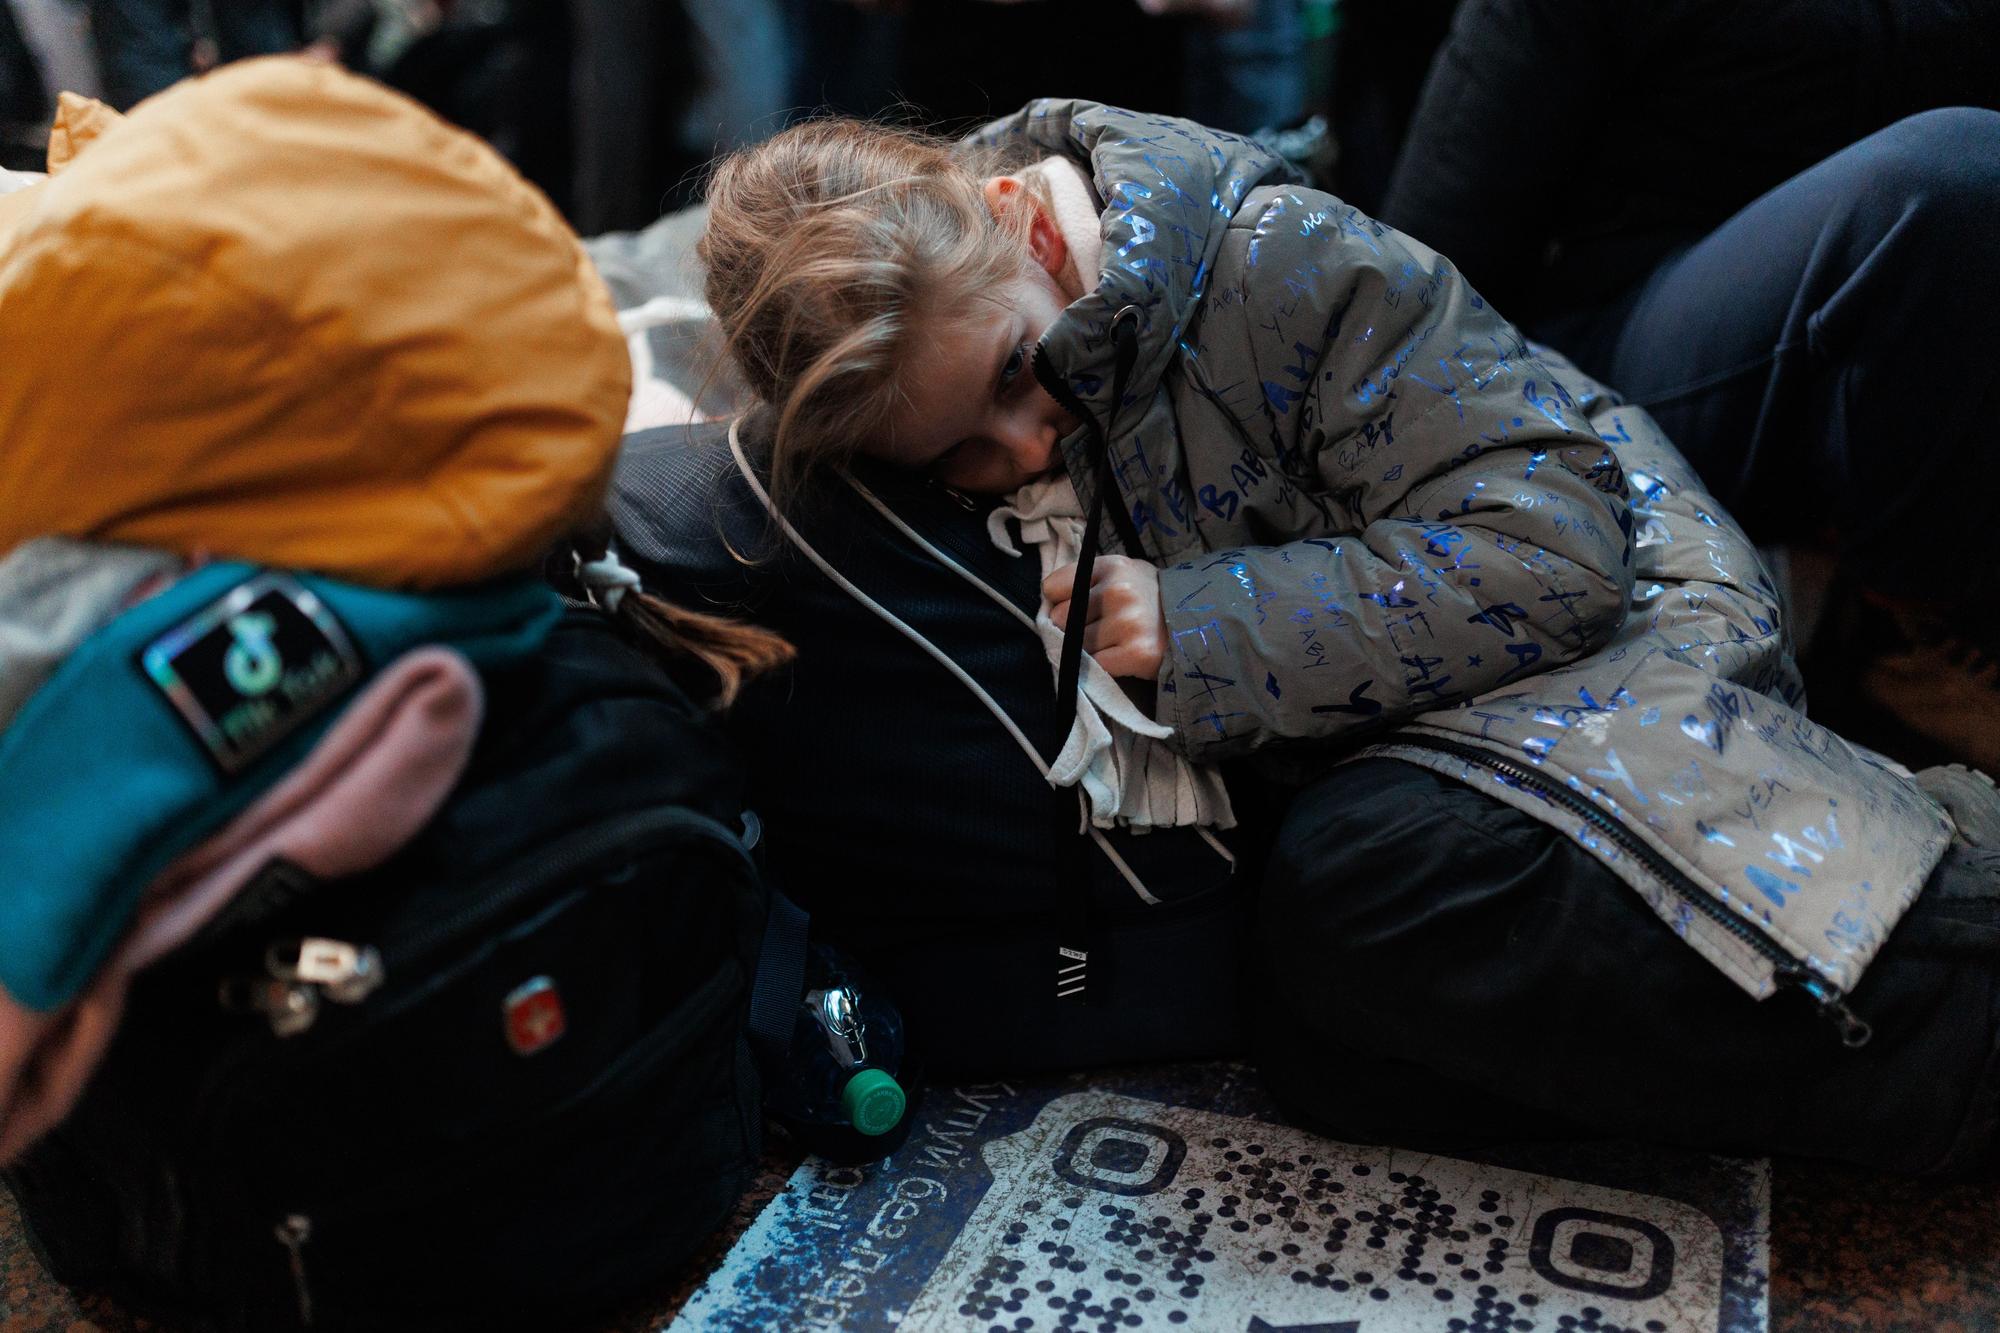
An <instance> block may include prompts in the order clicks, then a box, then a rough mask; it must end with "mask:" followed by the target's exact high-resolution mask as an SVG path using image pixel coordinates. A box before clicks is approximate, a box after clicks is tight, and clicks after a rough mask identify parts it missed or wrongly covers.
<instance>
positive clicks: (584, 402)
mask: <svg viewBox="0 0 2000 1333" xmlns="http://www.w3.org/2000/svg"><path fill="white" fill-rule="evenodd" d="M49 156H50V168H51V173H52V174H51V177H50V179H49V180H48V181H47V182H46V183H43V184H40V185H37V186H34V187H32V188H31V189H30V190H27V191H23V192H22V193H21V194H18V195H13V196H9V198H8V201H7V202H8V204H9V205H10V208H9V209H8V214H9V216H7V217H5V218H0V224H4V225H0V552H4V551H5V550H7V549H10V548H12V547H13V546H15V545H17V544H18V543H20V542H22V541H25V540H27V539H28V538H31V537H37V536H45V535H51V534H59V535H65V536H73V537H88V538H96V539H100V540H106V541H119V542H129V543H134V544H138V545H143V546H153V547H159V548H163V549H167V550H172V551H177V552H182V553H188V554H194V553H197V552H206V553H210V554H214V555H217V556H229V557H236V558H239V559H245V560H252V561H259V562H263V563H268V564H277V565H287V566H294V567H299V568H305V569H313V570H319V571H322V572H325V573H327V574H331V575H335V576H338V577H343V578H347V579H350V580H353V581H356V582H363V583H371V584H376V585H380V586H387V587H406V588H428V587H439V586H444V585H449V584H456V583H465V582H470V581H473V580H477V579H483V578H486V577H489V576H492V575H495V574H500V573H504V572H509V571H515V570H519V569H523V568H525V567H527V566H529V565H531V564H532V563H533V562H534V560H535V559H536V558H537V556H538V555H539V554H540V553H541V551H542V550H543V549H544V548H545V547H547V546H548V545H549V544H550V543H551V542H552V541H553V540H554V539H556V538H557V537H559V536H560V535H561V534H562V533H563V532H565V531H566V530H568V529H569V528H571V527H572V526H574V525H575V524H577V523H578V522H579V521H581V520H583V519H586V518H587V517H588V516H589V515H590V514H591V513H592V512H593V510H594V509H595V507H596V506H597V505H598V503H599V502H600V498H601V495H602V492H603V488H604V484H605V480H606V477H607V474H608V472H609V469H610V466H611V462H612V459H613V457H614V455H615V453H616V450H617V444H618V435H619V428H620V426H621V424H622V423H623V421H624V416H625V406H626V400H627V398H628V396H629V394H630V388H631V380H630V376H631V371H630V365H629V362H628V359H627V356H626V351H625V344H624V341H623V339H622V338H621V337H620V335H619V331H618V324H617V317H616V314H615V312H614V310H613V308H612V304H611V300H610V297H609V295H608V294H607V293H606V291H605V289H604V285H603V283H602V281H601V280H600V279H599V278H598V276H597V274H596V272H595V270H594V269H593V268H592V267H591V266H590V263H589V261H588V259H586V257H585V256H584V253H583V249H582V247H581V246H580V245H578V243H577V240H576V237H575V235H574V234H573V233H572V232H571V231H570V230H569V228H568V227H567V226H566V225H565V224H564V222H563V220H562V219H561V218H560V217H559V216H558V215H557V213H556V212H555V210H554V209H553V208H552V207H551V206H550V204H549V203H548V201H547V200H546V199H545V198H543V196H542V195H541V194H540V193H538V192H537V191H536V190H535V189H534V188H533V187H531V186H529V185H528V184H527V183H526V182H524V181H523V180H522V179H521V178H520V177H519V176H518V175H517V174H515V172H514V170H513V169H512V168H511V167H509V166H508V165H507V164H506V163H505V162H503V161H502V160H501V159H500V158H499V157H498V156H497V155H496V154H495V153H494V152H493V151H492V150H491V149H489V148H488V147H486V146H485V145H484V144H482V143H480V142H479V141H478V140H476V139H474V138H472V137H471V136H469V135H467V134H464V133H462V132H461V131H458V130H456V129H453V128H451V127H450V126H448V125H446V124H444V123H443V122H442V121H440V120H438V119H437V118H436V117H435V116H433V115H432V114H431V113H430V112H428V111H426V110H424V109H423V108H422V107H420V106H418V105H417V104H416V103H414V102H411V101H409V100H407V99H406V98H403V97H401V96H399V95H397V94H395V93H392V92H389V91H387V90H386V89H383V88H381V87H380V86H378V85H376V84H373V83H370V82H368V81H366V80H364V79H360V78H356V77H354V76H352V75H349V74H345V73H342V72H341V71H339V70H338V69H335V68H332V67H330V66H326V65H321V64H315V63H312V62H308V61H302V60H297V59H289V58H277V59H266V60H253V61H246V62H243V63H240V64H235V65H230V66H227V67H225V68H224V69H222V70H220V71H218V72H216V73H214V74H211V75H208V76H206V77H203V78H199V79H193V80H189V81H188V82H185V83H182V84H179V85H176V86H175V87H174V88H171V89H169V90H168V91H166V92H164V93H162V94H160V95H159V96H157V97H154V98H151V99H149V100H148V101H146V102H144V103H142V104H141V105H140V106H138V107H137V108H136V109H135V110H134V111H133V112H132V113H131V114H130V115H129V116H127V117H124V118H120V117H118V116H116V115H115V113H111V112H110V111H108V109H106V108H103V107H100V106H98V105H96V104H95V103H90V102H86V101H84V100H82V99H77V98H66V99H65V102H64V106H63V111H62V114H61V117H60V119H59V120H58V122H57V125H56V129H55V133H54V135H53V137H52V140H51V147H50V154H49Z"/></svg>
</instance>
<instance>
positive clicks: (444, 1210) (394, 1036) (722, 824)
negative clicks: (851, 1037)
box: [8, 613, 797, 1333]
mask: <svg viewBox="0 0 2000 1333" xmlns="http://www.w3.org/2000/svg"><path fill="white" fill-rule="evenodd" d="M486 684H487V687H488V688H487V721H486V725H485V728H484V731H483V732H482V735H481V738H480V741H479V743H478V746H477V748H476V750H475V752H474V754H473V757H472V761H471V765H470V767H469V769H468V771H467V773H466V775H465V777H464V779H463V780H462V782H461V783H460V785H459V787H458V788H457V789H456V791H455V792H454V794H453V795H452V797H451V798H450V799H449V801H448V802H447V803H446V805H445V807H444V808H443V809H442V810H441V811H440V813H439V814H438V816H437V817H436V819H435V820H434V821H433V822H432V823H431V824H430V825H428V826H427V827H426V829H425V831H424V832H423V833H421V834H420V835H419V836H418V838H417V839H416V840H415V841H414V842H413V843H412V844H410V845H409V846H407V847H406V848H404V849H403V850H402V851H401V852H400V853H398V854H397V855H396V856H395V857H394V858H392V859H391V860H390V861H389V862H387V863H386V864H384V865H383V866H382V867H380V868H379V869H378V870H376V871H374V872H371V873H370V874H368V875H365V876H360V877H356V878H353V879H349V880H344V881H340V882H337V883H330V884H303V883H299V882H297V879H296V876H294V875H289V874H287V872H286V867H285V866H283V865H282V864H275V863H274V865H273V866H272V867H270V868H269V870H268V871H267V873H266V874H265V875H264V876H262V877H261V878H260V880H259V881H257V882H256V883H255V884H254V885H253V887H252V888H251V889H250V890H247V891H246V892H245V893H244V894H243V895H242V896H241V897H240V898H239V899H238V900H237V902H236V903H235V904H234V906H233V907H232V909H231V911H230V912H229V913H228V915H227V918H226V919H224V920H221V921H218V922H217V923H215V925H214V926H213V927H212V928H211V929H209V930H208V931H206V932H205V933H204V935H203V936H202V937H200V938H198V939H197V940H196V941H195V942H193V943H192V944H190V945H189V946H188V947H186V948H185V949H183V950H182V951H180V952H179V953H177V954H175V955H173V956H172V957H170V958H168V959H167V960H165V961H163V962H162V963H161V964H159V965H158V966H156V967H155V968H153V969H152V970H150V971H149V972H147V973H145V974H143V975H142V976H141V977H140V978H139V979H138V980H137V982H136V983H135V985H134V987H133V990H132V993H131V997H130V1003H129V1006H128V1009H127V1012H126V1016H125V1020H124V1023H123V1025H122V1027H121V1029H120V1031H119V1033H118V1036H117V1038H116V1040H115V1042H114V1044H113V1046H112V1048H111V1049H110V1051H109V1052H108V1053H107V1056H106V1059H105V1060H104V1063H103V1065H102V1066H101V1068H100V1069H99V1071H98V1074H97V1076H96V1078H95V1079H94V1080H93V1082H92V1084H91V1086H90V1088H89V1089H88V1091H87V1092H86V1093H85V1095H84V1098H83V1100H82V1102H81V1103H80V1104H79V1105H78V1107H77V1108H76V1109H75V1111H74V1112H73V1113H72V1114H71V1116H70V1117H69V1118H68V1119H67V1120H66V1121H65V1122H64V1123H63V1124H62V1125H61V1126H60V1127H59V1128H58V1129H57V1130H55V1131H54V1132H53V1133H52V1134H51V1135H50V1136H49V1137H48V1138H46V1139H45V1140H43V1141H42V1142H41V1143H40V1144H38V1145H37V1146H36V1147H35V1148H34V1149H33V1150H32V1151H31V1152H30V1153H29V1154H27V1156H26V1157H25V1158H24V1159H23V1160H21V1161H20V1162H19V1163H18V1164H17V1166H16V1167H15V1168H14V1169H13V1170H11V1171H10V1172H9V1173H8V1178H9V1184H10V1185H11V1186H12V1187H13V1189H14V1192H15V1194H16V1195H17V1197H18V1198H19V1200H20V1203H21V1207H22V1211H23V1213H24V1214H25V1216H26V1218H27V1221H28V1223H29V1226H30V1228H31V1230H32V1236H33V1239H34V1241H35V1243H36V1245H37V1248H38V1249H39V1251H40V1253H41V1254H42V1256H43V1258H44V1261H45V1263H46V1264H47V1266H48V1268H49V1269H50V1271H51V1272H52V1273H53V1274H54V1275H55V1276H56V1277H57V1278H58V1279H59V1280H61V1281H63V1282H64V1283H66V1284H69V1285H72V1286H76V1287H82V1288H94V1289H98V1290H102V1291H105V1292H107V1293H108V1294H110V1295H112V1296H113V1297H114V1298H116V1299H118V1300H120V1301H121V1302H122V1303H124V1304H125V1305H127V1306H129V1307H132V1308H135V1309H139V1310H142V1311H150V1312H156V1313H159V1314H162V1315H164V1316H166V1317H168V1318H170V1319H173V1320H174V1321H175V1322H176V1323H188V1324H194V1325H198V1326H201V1327H216V1328H224V1329H242V1330H257V1333H270V1331H271V1330H279V1329H287V1328H294V1327H311V1328H315V1329H368V1330H390V1329H422V1330H426V1331H427V1333H430V1331H435V1330H442V1329H453V1328H479V1329H490V1328H515V1327H526V1328H549V1327H566V1326H570V1325H571V1324H572V1323H574V1322H575V1321H577V1320H578V1319H580V1318H586V1317H587V1316H589V1315H590V1314H591V1313H592V1312H595V1311H601V1310H603V1309H607V1308H610V1307H612V1306H614V1305H616V1304H618V1303H620V1302H623V1301H628V1300H631V1299H634V1298H635V1297H639V1296H643V1295H646V1294H648V1293H651V1292H655V1291H657V1290H658V1289H659V1285H660V1283H661V1281H662V1279H663V1278H666V1277H670V1276H671V1271H672V1269H673V1267H674V1266H675V1265H676V1264H677V1263H678V1262H679V1261H681V1260H682V1259H683V1258H685V1257H686V1256H687V1255H688V1254H689V1253H690V1252H691V1251H692V1250H693V1249H694V1248H695V1247H696V1246H697V1245H698V1244H699V1243H700V1242H701V1241H702V1240H703V1239H704V1238H705V1237H706V1236H707V1235H708V1234H709V1233H710V1232H711V1231H712V1230H713V1229H714V1228H715V1227H716V1226H717V1225H718V1224H719V1223H720V1221H721V1220H722V1219H723V1218H724V1217H725V1216H726V1214H727V1213H728V1211H729V1209H730V1207H731V1206H732V1205H733V1204H734V1202H735V1201H736V1199H737V1198H738V1196H739V1194H740V1193H741V1192H742V1189H743V1187H744V1185H745V1184H746V1183H747V1180H748V1178H749V1175H750V1172H751V1171H752V1169H753V1167H754V1166H755V1164H756V1162H757V1159H758V1156H759V1152H760V1130H761V1120H760V1113H759V1108H758V1103H759V1088H760V1083H759V1078H758V1073H757V1069H756V1066H755V1064H754V1063H753V1060H752V1058H751V1053H750V1047H749V1043H748V1040H747V1034H746V1023H747V1021H748V1014H749V1009H750V1003H751V1001H750V995H751V976H752V973H753V971H754V969H755V967H756V961H757V958H758V955H759V949H760V941H761V937H762V934H763V932H764V930H765V927H766V920H767V903H768V901H769V899H768V892H767V889H766V888H765V885H764V882H763V880H762V879H761V877H760V875H759V873H758V870H757V868H756V866H755V864H754V862H753V858H752V855H751V853H750V852H749V850H748V847H747V843H748V842H750V841H753V840H754V837H751V838H746V834H745V829H746V816H745V808H744V805H743V772H742V769H741V766H740V764H739V762H738V760H737V758H736V757H735V755H734V753H733V752H732V750H731V749H730V747H729V745H728V744H727V742H726V741H725V740H724V738H723V737H722V735H721V734H720V732H719V729H718V728H717V727H716V726H715V725H714V724H713V723H712V721H711V719H710V718H709V716H708V715H707V714H706V713H705V711H704V710H703V709H702V708H701V707H700V706H699V705H697V704H696V703H695V702H693V701H692V700H691V699H690V698H689V696H688V695H687V694H686V693H685V692H683V690H682V689H680V688H679V687H678V686H677V685H676V684H675V683H674V682H673V681H672V680H671V679H669V677H668V676H667V674H666V673H665V672H664V671H662V670H661V669H660V667H659V666H658V665H657V664H656V663H655V662H654V661H653V660H652V659H651V658H650V657H648V656H647V655H646V654H644V653H642V652H641V651H640V650H639V649H638V648H636V647H634V646H631V645H629V644H627V643H626V642H624V641H623V640H622V639H621V638H620V637H619V636H618V634H617V633H616V631H614V630H613V629H612V628H611V627H609V626H608V625H607V624H606V623H605V622H604V621H603V620H602V619H601V618H600V617H597V616H595V615H594V614H591V613H572V614H571V615H570V616H569V617H568V618H567V619H566V620H565V621H564V622H563V623H562V624H561V625H560V626H559V627H558V628H557V630H556V631H555V632H554V633H553V634H552V635H551V637H550V639H549V641H548V643H547V644H546V646H545V647H544V649H543V650H542V651H541V652H540V653H539V654H538V655H537V656H535V657H534V658H532V659H531V660H529V661H528V662H527V663H525V664H524V665H521V666H519V667H517V668H510V669H508V671H507V672H506V673H505V674H504V675H501V674H489V675H488V677H487V681H486ZM750 823H751V824H752V825H754V819H752V820H751V821H750ZM304 940H330V941H339V942H345V943H349V944H353V945H356V946H364V947H367V946H372V947H374V948H377V949H378V950H379V962H380V968H379V984H376V985H374V986H373V987H372V989H371V988H370V987H369V986H368V984H367V978H366V977H365V976H364V977H362V978H360V979H359V980H356V981H354V982H352V983H350V984H349V985H347V986H346V987H345V988H343V986H342V985H341V984H339V983H338V982H335V983H331V984H328V985H324V986H300V985H298V984H297V983H286V982H284V981H282V980H281V978H283V977H284V976H286V975H287V973H288V971H290V970H291V968H290V965H291V963H292V962H293V961H294V960H295V959H296V958H297V956H298V954H299V951H300V948H301V946H300V943H299V942H300V941H304ZM309 947H317V946H309ZM792 984H793V989H792V992H791V996H790V1001H791V1006H790V1007H781V1010H782V1012H783V1014H784V1018H785V1021H786V1022H787V1023H789V1021H790V1018H791V1014H792V1009H793V1008H795V1006H796V1003H797V989H796V981H794V982H793V983H792ZM300 992H304V993H303V994H301V993H300ZM260 997H261V998H260ZM246 999H247V1000H248V1001H249V1003H245V1001H246ZM232 1009H234V1010H247V1012H245V1011H232ZM788 1031H789V1029H788V1028H787V1032H788ZM286 1032H289V1035H280V1034H281V1033H286ZM552 1033H559V1036H556V1037H554V1038H553V1039H552V1038H551V1034H552Z"/></svg>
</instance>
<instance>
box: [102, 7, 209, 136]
mask: <svg viewBox="0 0 2000 1333" xmlns="http://www.w3.org/2000/svg"><path fill="white" fill-rule="evenodd" d="M90 30H91V35H92V37H93V39H94V40H95V41H96V43H97V64H98V70H99V72H100V74H101V76H102V78H103V81H104V100H105V101H107V102H109V103H111V105H112V106H115V107H117V108H118V109H119V110H120V111H125V110H129V109H130V108H131V106H132V104H133V103H135V102H138V101H141V100H143V99H145V98H148V97H151V96H152V95H153V94H154V93H156V92H159V91H160V90H161V89H163V88H166V87H168V86H169V85H171V84H174V83H178V82H179V81H180V80H182V79H184V78H186V77H187V75H188V72H189V70H190V68H191V65H190V63H189V60H190V57H189V52H190V49H191V47H192V45H193V42H194V33H193V30H192V28H191V27H190V15H189V12H188V0H90Z"/></svg>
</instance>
